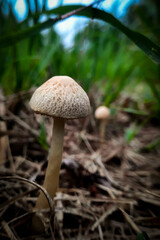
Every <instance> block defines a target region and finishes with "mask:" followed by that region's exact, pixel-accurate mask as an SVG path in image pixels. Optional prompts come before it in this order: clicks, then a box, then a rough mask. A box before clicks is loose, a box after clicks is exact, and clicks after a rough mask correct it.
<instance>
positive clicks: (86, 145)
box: [0, 89, 160, 240]
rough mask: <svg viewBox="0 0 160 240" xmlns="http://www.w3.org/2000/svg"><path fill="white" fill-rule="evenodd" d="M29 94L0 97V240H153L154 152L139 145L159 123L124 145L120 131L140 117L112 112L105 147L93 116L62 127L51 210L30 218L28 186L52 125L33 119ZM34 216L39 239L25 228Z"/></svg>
mask: <svg viewBox="0 0 160 240" xmlns="http://www.w3.org/2000/svg"><path fill="white" fill-rule="evenodd" d="M31 94H32V89H31V90H30V91H29V92H21V93H19V94H17V95H11V96H8V97H4V96H3V94H2V92H1V94H0V239H1V240H7V239H13V240H16V239H17V240H19V239H21V240H30V239H38V240H42V239H58V240H59V239H60V240H63V239H68V240H69V239H70V240H72V239H79V240H81V239H83V240H90V239H93V240H94V239H100V240H103V239H106V240H135V239H137V240H147V239H151V240H159V239H160V149H159V148H158V147H155V148H151V149H150V148H149V147H148V148H147V147H146V146H152V145H149V144H150V143H152V142H153V143H154V141H156V139H157V138H158V137H160V124H159V123H158V122H157V121H155V120H152V121H149V122H148V123H147V124H145V126H143V127H142V128H141V129H140V130H139V132H138V133H137V134H136V136H135V137H134V138H133V140H132V141H131V142H130V143H128V144H127V143H126V140H125V137H124V136H125V131H126V129H127V128H128V126H130V125H131V124H133V123H134V122H135V121H137V122H141V121H143V118H144V117H142V116H138V117H137V116H135V115H133V114H128V113H124V112H119V113H118V114H117V115H115V116H114V117H111V118H110V120H109V121H108V123H107V126H106V133H105V140H104V141H101V140H100V137H99V130H98V129H99V122H98V121H96V120H95V119H94V114H93V112H92V114H91V115H90V116H89V117H88V118H85V119H80V120H68V121H67V122H66V126H65V137H64V151H63V159H62V167H61V171H60V184H59V189H58V191H57V194H56V196H55V198H54V209H53V211H52V208H51V210H50V209H47V210H44V211H42V210H41V211H37V210H35V209H34V206H35V203H36V199H37V196H38V194H39V185H36V186H35V185H33V184H34V183H37V184H40V185H42V184H43V180H44V175H45V169H46V167H47V155H48V150H47V145H48V146H49V145H50V140H51V129H52V124H53V123H52V119H50V118H48V117H42V116H40V115H37V114H34V113H33V112H32V110H31V109H30V107H29V104H28V99H29V98H30V96H31ZM43 123H44V124H43ZM44 129H45V132H46V139H45V132H44ZM153 145H154V144H153ZM35 213H36V214H37V217H38V219H39V220H40V221H41V223H42V225H43V229H44V231H43V232H41V233H33V231H32V229H31V226H30V222H31V219H32V217H33V215H34V214H35Z"/></svg>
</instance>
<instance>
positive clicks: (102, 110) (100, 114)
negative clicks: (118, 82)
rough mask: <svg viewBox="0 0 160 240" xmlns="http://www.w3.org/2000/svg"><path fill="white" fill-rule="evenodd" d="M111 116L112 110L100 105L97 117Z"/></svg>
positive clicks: (105, 117)
mask: <svg viewBox="0 0 160 240" xmlns="http://www.w3.org/2000/svg"><path fill="white" fill-rule="evenodd" d="M109 116H110V110H109V108H107V107H105V106H100V107H98V108H97V109H96V111H95V118H96V119H108V118H109Z"/></svg>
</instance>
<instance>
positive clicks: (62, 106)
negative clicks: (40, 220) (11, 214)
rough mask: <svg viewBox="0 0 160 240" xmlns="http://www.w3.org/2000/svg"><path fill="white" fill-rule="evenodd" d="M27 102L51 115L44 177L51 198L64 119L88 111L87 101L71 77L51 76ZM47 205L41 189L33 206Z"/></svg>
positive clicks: (57, 176) (59, 153)
mask: <svg viewBox="0 0 160 240" xmlns="http://www.w3.org/2000/svg"><path fill="white" fill-rule="evenodd" d="M30 106H31V108H32V110H33V111H34V112H36V113H40V114H42V115H47V116H51V117H53V118H54V124H53V132H52V140H51V147H50V151H49V155H48V167H47V170H46V175H45V180H44V188H45V189H46V190H47V192H48V193H49V195H50V197H51V198H53V197H54V195H55V193H56V190H57V187H58V184H59V172H60V167H61V161H62V152H63V137H64V125H65V120H66V119H74V118H82V117H86V116H87V115H89V114H90V102H89V99H88V96H87V94H86V93H85V91H84V90H83V89H82V88H81V87H80V86H79V85H78V83H77V82H76V81H74V80H73V79H72V78H70V77H68V76H54V77H52V78H50V79H49V80H48V81H46V82H45V83H44V84H42V85H41V86H40V87H39V88H37V90H36V91H35V92H34V93H33V95H32V98H31V100H30ZM48 207H49V206H48V202H47V200H46V198H45V197H44V195H43V194H42V193H40V195H39V197H38V200H37V203H36V206H35V208H36V209H43V208H48Z"/></svg>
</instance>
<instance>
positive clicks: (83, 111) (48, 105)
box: [30, 76, 90, 119]
mask: <svg viewBox="0 0 160 240" xmlns="http://www.w3.org/2000/svg"><path fill="white" fill-rule="evenodd" d="M30 106H31V108H32V109H33V110H34V111H35V112H36V113H40V114H43V115H48V116H52V117H59V118H66V119H72V118H81V117H86V116H87V115H89V114H90V102H89V99H88V96H87V94H86V93H85V91H84V90H83V89H82V88H81V87H80V85H78V83H77V82H76V81H74V80H73V79H72V78H70V77H68V76H54V77H52V78H50V79H49V80H48V81H46V82H45V83H44V84H42V85H41V86H40V87H39V88H37V89H36V91H35V92H34V93H33V95H32V98H31V100H30Z"/></svg>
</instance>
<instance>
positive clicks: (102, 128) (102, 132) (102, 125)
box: [99, 119, 107, 141]
mask: <svg viewBox="0 0 160 240" xmlns="http://www.w3.org/2000/svg"><path fill="white" fill-rule="evenodd" d="M106 124H107V120H106V119H102V120H101V122H100V126H99V132H100V138H101V141H104V138H105V128H106Z"/></svg>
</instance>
